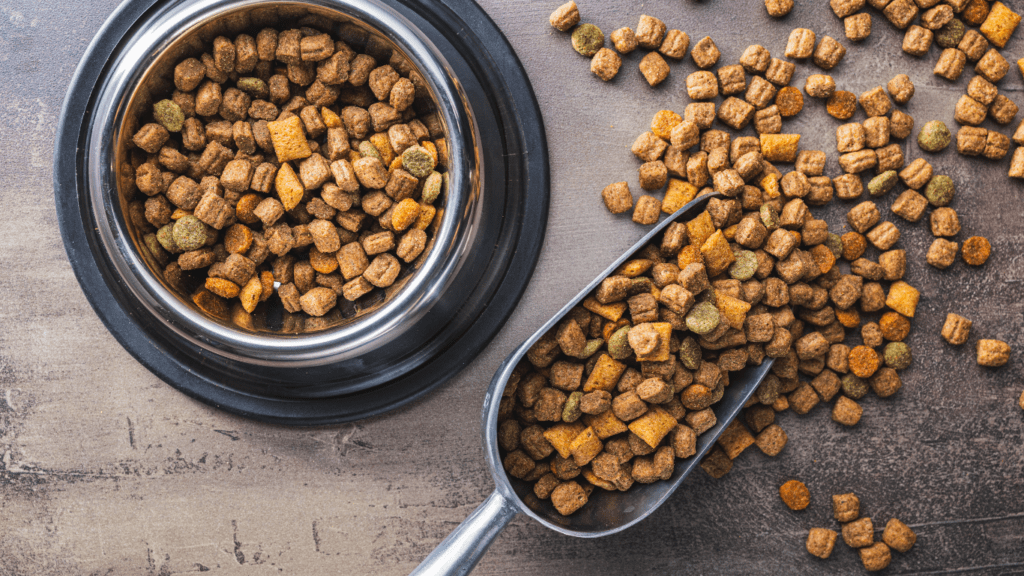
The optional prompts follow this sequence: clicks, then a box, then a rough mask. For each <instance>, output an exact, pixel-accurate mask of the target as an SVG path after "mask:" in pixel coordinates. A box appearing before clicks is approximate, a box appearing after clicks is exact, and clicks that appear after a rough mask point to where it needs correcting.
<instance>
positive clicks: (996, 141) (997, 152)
mask: <svg viewBox="0 0 1024 576" xmlns="http://www.w3.org/2000/svg"><path fill="white" fill-rule="evenodd" d="M1009 153H1010V138H1009V137H1008V136H1006V135H1005V134H1000V133H999V132H996V131H995V130H989V131H988V132H987V133H986V134H985V149H984V150H982V155H984V156H985V158H988V159H990V160H1002V159H1003V158H1005V157H1006V155H1007V154H1009Z"/></svg>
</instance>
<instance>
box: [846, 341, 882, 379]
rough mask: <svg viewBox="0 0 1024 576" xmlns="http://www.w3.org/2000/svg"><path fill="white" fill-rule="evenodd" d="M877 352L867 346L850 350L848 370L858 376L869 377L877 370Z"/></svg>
mask: <svg viewBox="0 0 1024 576" xmlns="http://www.w3.org/2000/svg"><path fill="white" fill-rule="evenodd" d="M878 365H879V360H878V352H875V351H874V350H873V349H871V348H868V347H867V346H857V347H855V348H854V349H853V350H850V372H853V375H854V376H859V377H860V378H870V377H871V376H872V375H873V374H874V373H875V372H876V371H877V370H878Z"/></svg>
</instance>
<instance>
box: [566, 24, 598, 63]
mask: <svg viewBox="0 0 1024 576" xmlns="http://www.w3.org/2000/svg"><path fill="white" fill-rule="evenodd" d="M572 47H573V49H575V50H576V51H577V52H579V53H580V54H582V55H584V56H586V57H587V58H590V57H591V56H593V55H594V54H597V51H598V50H600V49H601V48H603V47H604V32H601V29H600V28H598V27H597V26H594V25H593V24H580V25H579V26H577V27H576V29H575V30H573V31H572Z"/></svg>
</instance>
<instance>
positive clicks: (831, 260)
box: [811, 244, 836, 274]
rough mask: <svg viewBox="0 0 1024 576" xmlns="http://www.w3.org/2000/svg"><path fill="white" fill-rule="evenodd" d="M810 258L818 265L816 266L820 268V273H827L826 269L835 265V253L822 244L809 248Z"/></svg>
mask: <svg viewBox="0 0 1024 576" xmlns="http://www.w3.org/2000/svg"><path fill="white" fill-rule="evenodd" d="M811 258H813V259H814V263H815V264H817V265H818V268H821V273H822V274H828V271H829V270H831V269H832V267H833V266H835V265H836V255H835V254H833V253H832V250H831V249H830V248H829V247H828V246H825V245H824V244H818V245H817V246H815V247H814V248H811Z"/></svg>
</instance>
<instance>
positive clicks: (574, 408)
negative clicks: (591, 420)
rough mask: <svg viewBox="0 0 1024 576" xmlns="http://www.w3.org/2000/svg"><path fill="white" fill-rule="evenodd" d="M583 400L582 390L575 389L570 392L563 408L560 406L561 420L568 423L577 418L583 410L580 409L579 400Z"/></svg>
mask: <svg viewBox="0 0 1024 576" xmlns="http://www.w3.org/2000/svg"><path fill="white" fill-rule="evenodd" d="M582 400H583V392H580V391H579V390H577V391H576V392H573V393H572V394H569V399H568V400H566V401H565V408H562V422H569V423H570V424H571V423H573V422H575V421H577V420H579V419H580V416H582V415H583V412H582V411H581V410H580V402H581V401H582Z"/></svg>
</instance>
